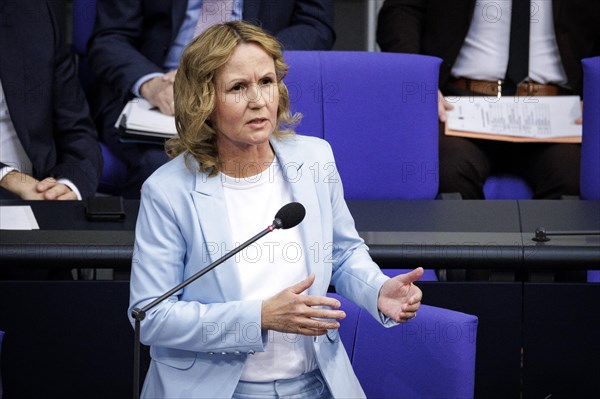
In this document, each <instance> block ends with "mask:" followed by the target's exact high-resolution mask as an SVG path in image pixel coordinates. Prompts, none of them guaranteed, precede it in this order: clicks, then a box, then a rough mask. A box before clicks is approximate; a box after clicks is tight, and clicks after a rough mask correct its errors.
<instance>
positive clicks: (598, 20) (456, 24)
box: [377, 0, 600, 94]
mask: <svg viewBox="0 0 600 399" xmlns="http://www.w3.org/2000/svg"><path fill="white" fill-rule="evenodd" d="M475 2H476V0H386V1H385V3H384V4H383V6H382V8H381V10H380V12H379V21H378V26H377V42H378V44H379V46H380V47H381V50H382V51H389V52H398V53H419V54H426V55H433V56H437V57H440V58H442V59H443V61H444V62H443V63H442V66H441V69H440V87H442V88H443V87H444V86H445V84H446V82H447V80H448V78H449V76H450V71H451V69H452V66H453V64H454V62H455V61H456V58H457V57H458V53H459V51H460V49H461V47H462V44H463V42H464V40H465V37H466V36H467V32H468V30H469V26H470V24H471V19H472V17H473V11H474V9H475ZM552 8H553V12H554V30H555V33H556V41H557V44H558V50H559V52H560V56H561V59H562V62H563V66H564V68H565V73H566V74H567V79H568V81H569V86H570V87H571V88H572V89H573V90H574V91H575V92H576V93H578V94H582V84H583V83H582V69H581V59H582V58H586V57H591V56H595V55H599V54H600V34H599V33H598V29H599V26H600V2H598V1H590V0H553V1H552Z"/></svg>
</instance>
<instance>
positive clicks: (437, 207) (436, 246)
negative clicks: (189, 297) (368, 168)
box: [0, 200, 600, 271]
mask: <svg viewBox="0 0 600 399" xmlns="http://www.w3.org/2000/svg"><path fill="white" fill-rule="evenodd" d="M16 203H22V202H15V201H1V202H0V204H2V205H10V204H16ZM26 204H30V205H31V206H32V208H33V211H34V214H35V216H36V218H37V220H38V224H39V225H40V230H34V231H6V230H0V261H1V264H2V265H8V264H10V265H13V266H16V265H19V266H20V265H23V266H24V267H27V266H29V265H36V266H37V267H39V266H40V264H41V263H43V265H44V266H45V267H68V268H113V269H118V268H129V267H130V264H131V257H132V254H133V242H134V229H135V220H136V218H137V212H138V207H139V203H138V202H137V201H125V210H126V213H127V216H126V218H125V220H124V221H123V222H97V221H94V222H91V221H88V220H87V219H86V218H85V212H84V205H83V203H81V202H77V201H74V202H68V203H64V202H60V203H59V202H26ZM348 206H349V208H350V211H351V212H352V215H353V216H354V219H355V222H356V227H357V230H358V231H359V234H360V235H361V236H362V237H363V238H364V240H365V242H366V243H367V245H369V248H370V252H371V256H372V257H373V258H374V259H375V261H376V262H378V263H379V264H380V265H381V267H403V268H405V267H406V268H408V267H414V266H424V267H428V268H445V269H453V268H454V269H456V268H459V269H481V268H489V269H506V270H513V271H514V270H524V269H527V270H529V269H532V270H534V269H544V270H547V269H593V268H595V267H600V236H598V235H595V236H593V235H589V236H576V237H573V236H568V237H553V238H552V239H551V241H549V242H547V243H536V242H534V241H532V240H531V237H533V235H534V232H535V229H536V228H537V227H540V226H543V227H546V229H547V230H600V201H576V200H573V201H566V200H565V201H349V202H348Z"/></svg>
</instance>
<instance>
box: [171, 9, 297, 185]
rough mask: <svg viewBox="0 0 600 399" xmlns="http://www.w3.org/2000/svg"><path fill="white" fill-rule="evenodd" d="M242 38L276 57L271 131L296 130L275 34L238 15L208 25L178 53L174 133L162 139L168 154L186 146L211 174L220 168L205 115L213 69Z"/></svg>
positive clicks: (212, 97) (212, 106)
mask: <svg viewBox="0 0 600 399" xmlns="http://www.w3.org/2000/svg"><path fill="white" fill-rule="evenodd" d="M241 43H255V44H258V45H259V46H260V47H262V49H263V50H265V52H267V54H269V55H270V56H271V57H273V61H274V62H275V73H276V74H277V87H278V91H279V107H278V109H277V128H276V129H275V131H274V132H273V134H274V135H275V136H276V137H278V138H281V137H284V136H286V135H291V134H294V132H293V127H294V126H295V125H296V124H297V123H298V121H299V120H300V118H301V115H300V114H295V115H291V112H290V99H289V94H288V89H287V87H286V86H285V84H284V83H283V78H284V77H285V75H286V73H287V70H288V66H287V64H286V63H285V61H284V59H283V54H282V46H281V44H280V43H279V42H278V41H277V39H275V38H274V37H273V36H271V35H269V34H268V33H266V32H265V31H264V30H262V29H261V28H259V27H257V26H255V25H251V24H249V23H246V22H241V21H232V22H227V23H224V24H218V25H214V26H211V27H210V28H208V29H207V30H206V31H205V32H204V33H202V34H201V35H200V36H198V37H197V38H196V39H195V40H193V41H192V42H191V43H190V44H189V45H188V47H187V48H186V49H185V51H184V52H183V54H182V56H181V62H180V65H179V68H178V70H177V75H176V77H175V84H174V88H173V90H174V96H175V125H176V126H177V133H178V134H177V135H176V136H174V137H173V138H171V139H169V140H168V141H167V143H166V144H165V149H166V152H167V154H168V155H169V156H170V157H172V158H174V157H176V156H178V155H179V154H181V153H184V152H187V153H188V154H190V155H191V156H193V157H194V158H195V159H196V160H197V161H198V164H199V166H200V170H201V171H203V172H209V176H214V175H216V174H217V173H218V172H219V170H220V165H219V152H218V149H217V145H216V135H217V132H216V131H215V130H214V129H213V128H212V126H211V124H210V122H209V121H208V119H209V117H210V115H211V114H212V112H213V110H214V109H215V101H216V100H215V99H216V89H215V72H216V71H217V70H218V69H219V68H220V67H222V66H223V65H225V64H226V63H227V62H228V61H229V59H230V58H231V56H232V54H233V51H234V50H235V49H236V47H237V46H238V45H240V44H241Z"/></svg>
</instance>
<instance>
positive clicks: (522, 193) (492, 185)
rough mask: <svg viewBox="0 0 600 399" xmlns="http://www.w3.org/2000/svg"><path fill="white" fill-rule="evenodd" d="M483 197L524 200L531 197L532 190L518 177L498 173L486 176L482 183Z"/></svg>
mask: <svg viewBox="0 0 600 399" xmlns="http://www.w3.org/2000/svg"><path fill="white" fill-rule="evenodd" d="M483 195H484V197H485V199H492V200H504V199H506V200H526V199H531V198H533V190H532V189H531V187H530V186H529V184H527V183H526V182H525V180H523V179H522V178H520V177H517V176H515V175H510V174H498V175H492V176H490V177H488V178H487V179H486V181H485V183H484V185H483Z"/></svg>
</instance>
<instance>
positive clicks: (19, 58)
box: [0, 0, 102, 200]
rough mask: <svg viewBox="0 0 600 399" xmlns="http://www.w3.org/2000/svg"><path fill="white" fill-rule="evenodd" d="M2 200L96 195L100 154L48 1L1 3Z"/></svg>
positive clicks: (0, 168)
mask: <svg viewBox="0 0 600 399" xmlns="http://www.w3.org/2000/svg"><path fill="white" fill-rule="evenodd" d="M0 15H1V18H0V54H1V56H0V140H1V141H0V187H2V190H0V196H2V197H3V198H17V197H18V198H22V199H28V200H30V199H46V200H76V199H83V198H86V197H90V196H93V195H94V193H95V192H96V187H97V185H98V177H99V175H100V172H101V170H102V154H101V152H100V147H99V145H98V141H97V136H96V129H95V127H94V123H93V121H92V119H91V117H90V113H89V109H88V106H87V102H86V100H85V96H84V94H83V91H82V89H81V87H80V84H79V80H78V79H77V74H76V72H75V67H74V64H73V62H72V58H71V56H70V53H69V51H68V49H67V48H65V47H64V46H63V45H62V43H61V39H60V34H59V29H58V26H57V24H56V21H55V19H54V16H53V14H52V10H51V7H50V5H49V4H48V2H47V1H36V0H23V1H18V2H17V1H9V0H0Z"/></svg>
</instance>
